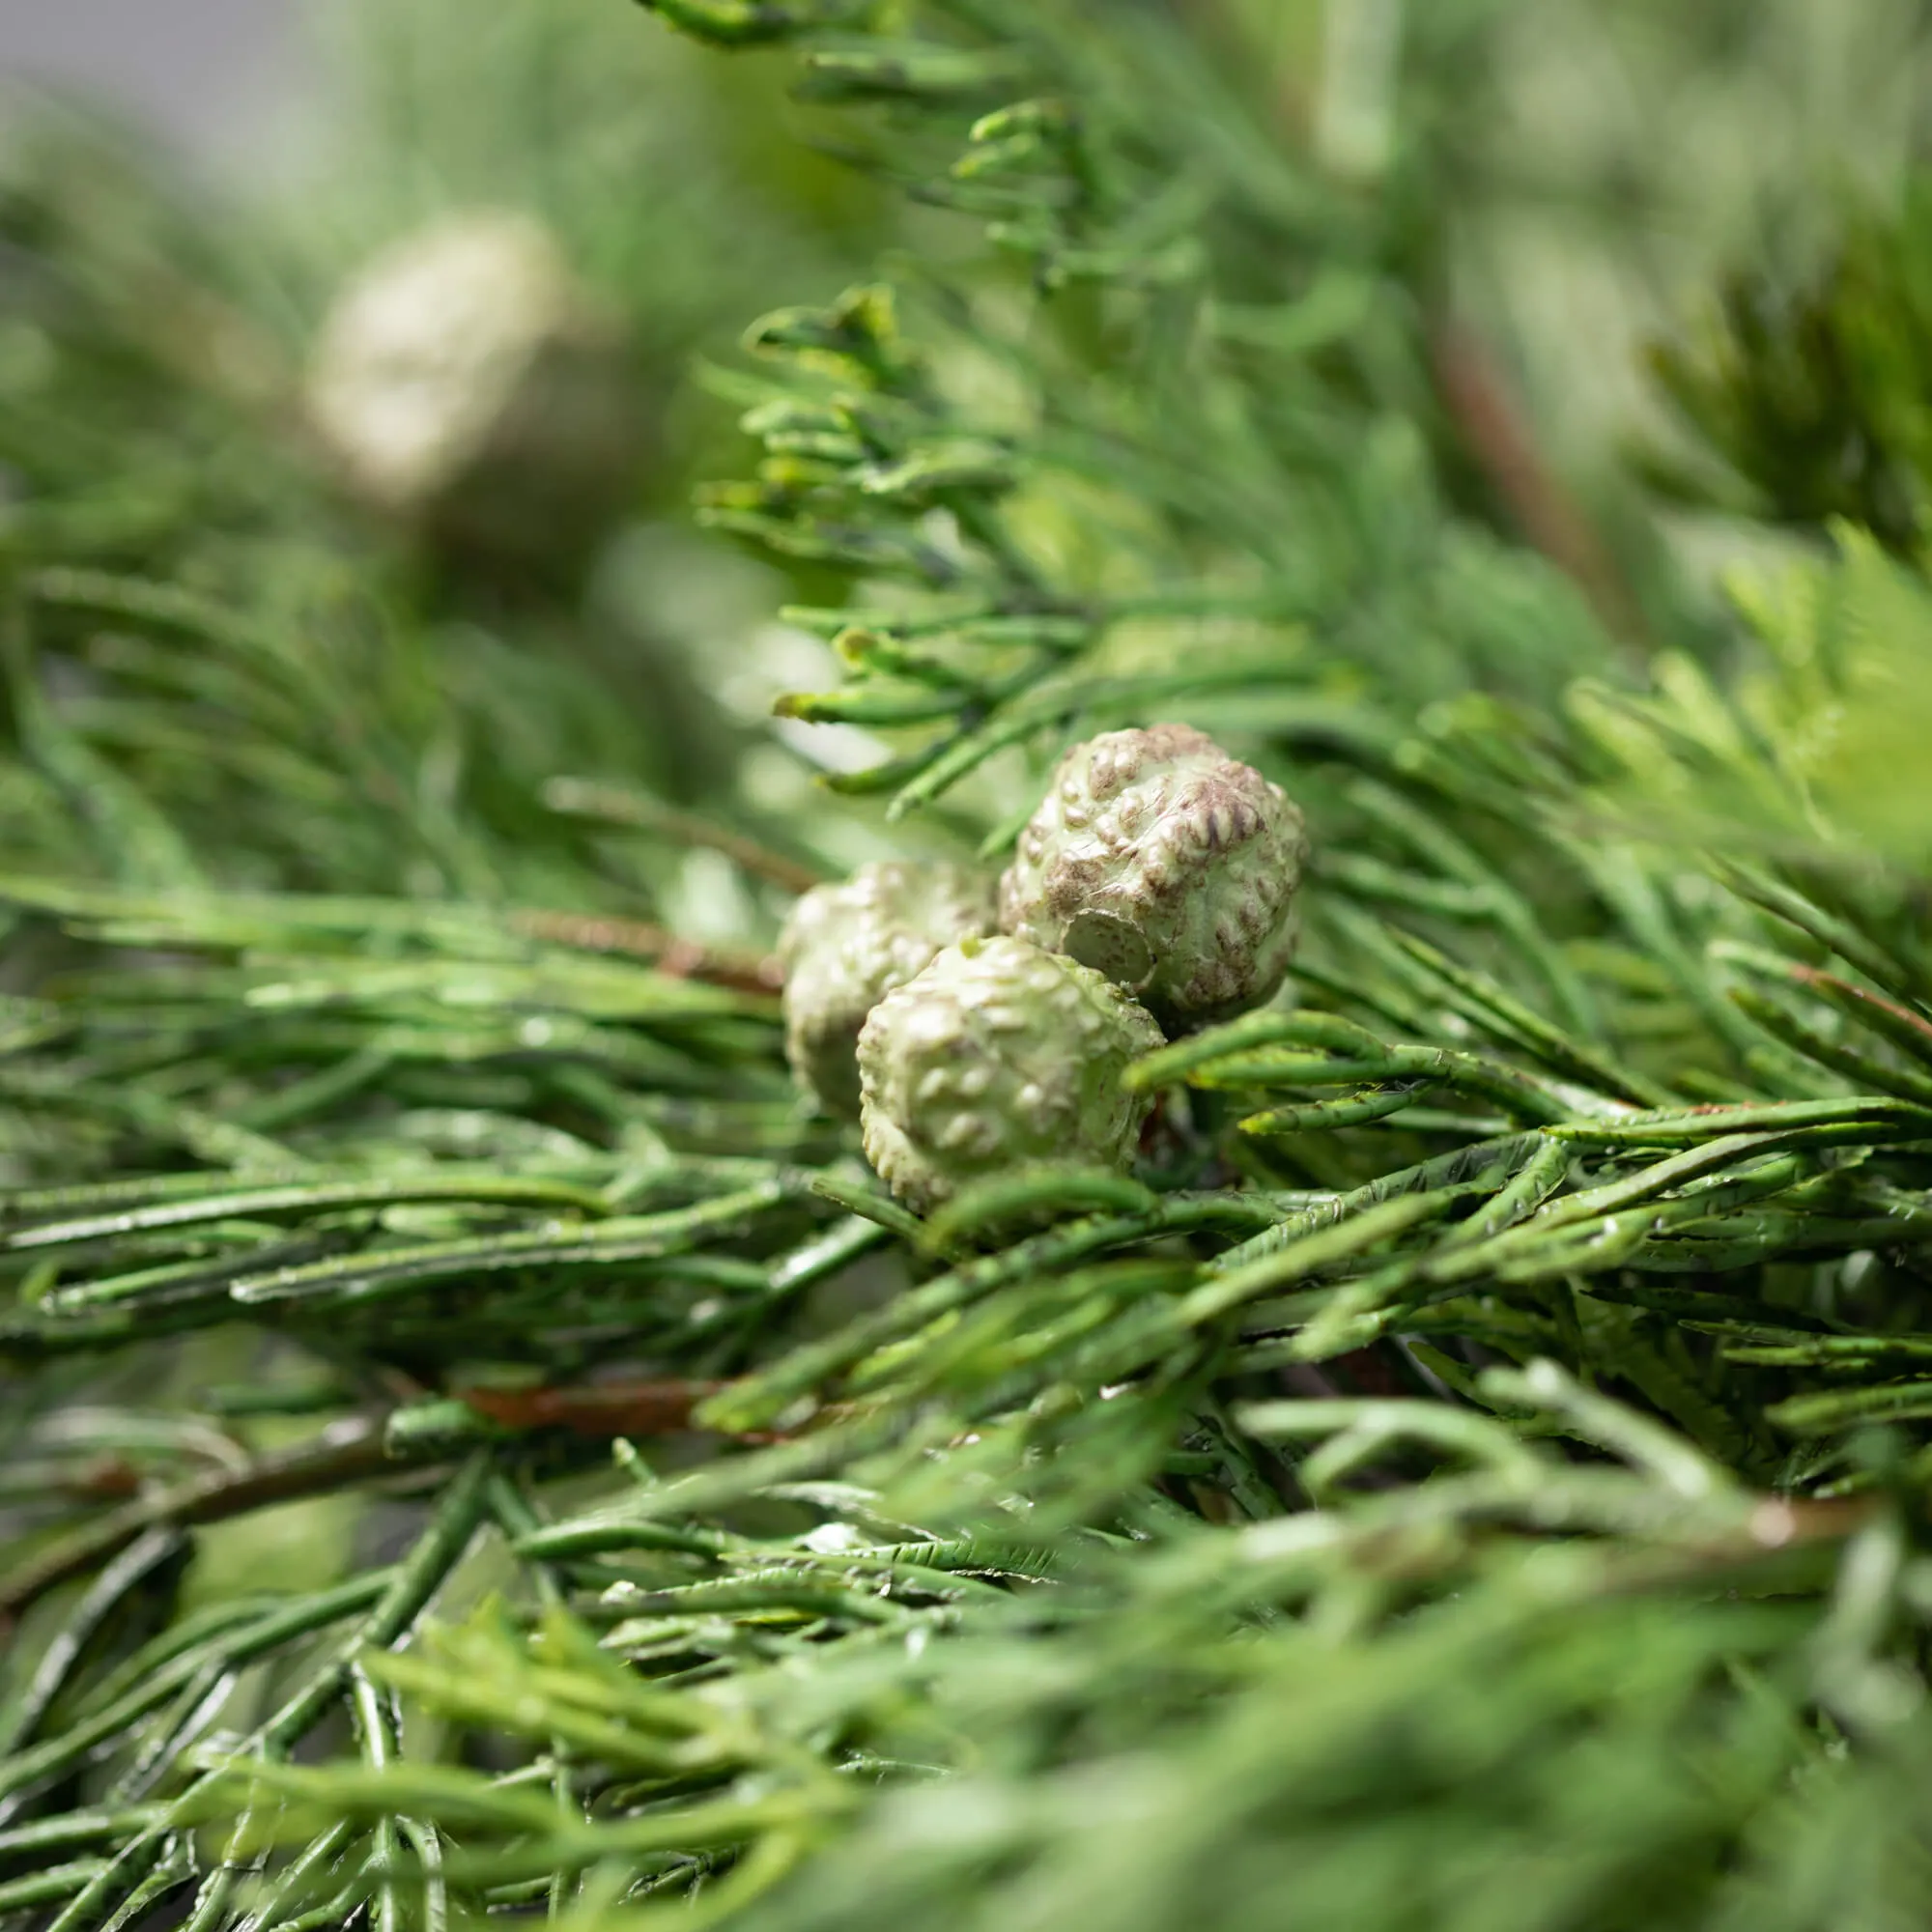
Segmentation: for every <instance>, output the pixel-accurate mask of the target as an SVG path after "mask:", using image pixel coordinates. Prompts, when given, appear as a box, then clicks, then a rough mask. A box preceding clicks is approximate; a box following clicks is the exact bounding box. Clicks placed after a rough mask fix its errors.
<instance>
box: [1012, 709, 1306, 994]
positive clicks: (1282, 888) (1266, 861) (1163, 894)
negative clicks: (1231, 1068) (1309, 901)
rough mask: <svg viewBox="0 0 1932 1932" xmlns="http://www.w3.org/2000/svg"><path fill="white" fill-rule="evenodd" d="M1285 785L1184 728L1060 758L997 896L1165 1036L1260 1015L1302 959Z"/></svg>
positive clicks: (1294, 844) (1301, 856) (1036, 935)
mask: <svg viewBox="0 0 1932 1932" xmlns="http://www.w3.org/2000/svg"><path fill="white" fill-rule="evenodd" d="M1307 850H1308V847H1307V839H1306V837H1305V835H1304V833H1303V829H1302V820H1301V813H1300V812H1299V811H1298V810H1296V809H1295V807H1294V806H1293V804H1291V803H1290V801H1289V798H1288V795H1287V794H1286V793H1285V792H1284V791H1283V790H1282V788H1281V787H1280V786H1279V785H1277V784H1271V783H1270V782H1269V781H1267V780H1266V779H1264V778H1263V777H1262V775H1261V773H1259V772H1258V771H1256V770H1255V769H1254V768H1253V767H1252V766H1251V765H1244V764H1240V763H1238V762H1237V761H1236V760H1235V759H1233V758H1231V757H1229V755H1228V754H1227V753H1225V752H1224V751H1222V749H1221V748H1220V746H1218V745H1217V744H1215V742H1214V741H1213V740H1212V739H1211V738H1209V737H1208V736H1207V735H1206V734H1205V733H1203V732H1200V731H1197V730H1195V729H1194V728H1193V727H1192V726H1191V725H1154V726H1152V727H1151V729H1149V730H1145V731H1109V732H1107V733H1105V734H1104V735H1103V736H1101V737H1098V738H1094V739H1093V740H1092V741H1091V742H1089V743H1088V744H1085V745H1080V746H1076V747H1075V748H1074V750H1073V751H1071V752H1069V753H1067V754H1066V756H1065V758H1064V759H1063V760H1062V761H1061V765H1060V769H1059V770H1058V771H1057V772H1056V773H1055V774H1054V779H1053V784H1052V787H1051V788H1050V789H1049V791H1048V792H1047V795H1046V798H1045V801H1044V802H1043V803H1042V804H1041V806H1040V808H1039V810H1038V811H1037V812H1036V813H1035V814H1034V817H1033V820H1032V822H1031V823H1030V824H1029V825H1028V826H1027V828H1026V830H1025V831H1024V832H1023V833H1021V835H1020V840H1019V850H1018V852H1017V854H1016V856H1015V857H1014V860H1013V863H1012V865H1011V866H1010V867H1009V868H1008V871H1007V874H1006V877H1005V878H1004V879H1003V880H1002V881H1001V884H1000V923H1001V925H1002V926H1003V927H1004V928H1005V930H1007V931H1008V932H1010V933H1013V934H1016V935H1017V936H1018V937H1020V938H1022V939H1030V940H1032V941H1033V942H1034V944H1035V945H1036V946H1043V947H1046V948H1048V949H1049V950H1051V951H1053V952H1065V953H1068V954H1070V955H1071V956H1072V957H1073V958H1075V959H1078V960H1080V961H1082V962H1083V963H1084V964H1086V965H1089V966H1092V967H1094V968H1095V969H1096V970H1097V971H1099V972H1102V973H1104V974H1106V976H1107V977H1108V979H1110V980H1113V981H1114V982H1115V983H1116V984H1118V985H1121V986H1124V987H1126V988H1127V990H1128V991H1129V992H1131V993H1133V994H1134V995H1135V996H1136V997H1137V998H1139V999H1140V1000H1141V1002H1142V1003H1143V1004H1144V1005H1145V1006H1146V1007H1147V1008H1148V1009H1149V1010H1150V1011H1151V1012H1152V1013H1153V1014H1154V1015H1155V1016H1156V1017H1157V1018H1158V1019H1159V1020H1160V1021H1161V1022H1162V1024H1163V1025H1165V1026H1166V1027H1167V1028H1168V1029H1169V1030H1170V1031H1179V1030H1182V1029H1185V1028H1187V1027H1193V1026H1201V1025H1205V1024H1206V1023H1208V1021H1211V1020H1217V1019H1225V1018H1227V1017H1228V1016H1230V1015H1231V1014H1234V1013H1238V1012H1242V1011H1244V1010H1245V1009H1248V1008H1249V1007H1254V1006H1259V1005H1260V1004H1261V1003H1262V1002H1263V1001H1264V1000H1266V999H1268V998H1269V997H1270V996H1271V995H1272V994H1273V993H1274V992H1275V990H1276V989H1277V988H1278V987H1279V986H1280V984H1281V982H1282V979H1283V976H1284V975H1285V974H1286V973H1287V971H1288V962H1289V958H1290V956H1291V955H1292V953H1293V951H1294V940H1295V927H1296V918H1295V904H1294V898H1295V891H1296V888H1297V887H1298V886H1299V885H1300V883H1301V868H1302V865H1303V863H1304V861H1305V860H1306V857H1307Z"/></svg>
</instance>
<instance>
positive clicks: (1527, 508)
mask: <svg viewBox="0 0 1932 1932" xmlns="http://www.w3.org/2000/svg"><path fill="white" fill-rule="evenodd" d="M1430 357H1431V361H1432V363H1433V365H1434V368H1435V386H1436V390H1437V393H1438V394H1439V395H1440V396H1441V398H1442V404H1443V407H1444V408H1445V409H1446V410H1447V411H1448V412H1449V414H1450V416H1451V417H1452V418H1453V419H1454V421H1455V423H1456V426H1457V428H1458V429H1459V430H1460V431H1461V432H1462V436H1463V441H1464V442H1465V443H1466V444H1467V445H1468V448H1469V453H1470V455H1471V456H1473V457H1474V458H1475V460H1476V462H1477V463H1478V464H1479V465H1480V466H1481V467H1482V469H1483V472H1484V474H1485V475H1487V476H1488V477H1489V479H1490V482H1491V484H1492V487H1493V488H1494V490H1495V492H1496V494H1497V495H1498V496H1499V497H1501V498H1502V499H1503V501H1504V502H1505V503H1506V504H1507V505H1508V506H1509V509H1510V512H1511V514H1512V515H1513V516H1514V517H1515V518H1516V520H1517V522H1518V524H1519V525H1520V526H1521V529H1522V533H1523V535H1524V536H1525V537H1526V538H1527V539H1528V540H1529V542H1530V543H1531V544H1533V545H1534V546H1535V547H1536V548H1537V549H1538V550H1540V551H1541V552H1542V553H1543V554H1544V555H1545V556H1547V557H1548V559H1549V560H1550V562H1552V563H1553V564H1555V565H1556V567H1557V568H1558V569H1559V570H1561V571H1563V572H1564V573H1565V574H1566V575H1568V576H1569V577H1570V578H1571V579H1572V580H1573V581H1574V582H1576V583H1577V585H1578V586H1579V587H1580V588H1581V590H1582V592H1583V594H1584V595H1585V596H1586V597H1587V598H1589V600H1590V602H1591V604H1592V605H1593V606H1594V607H1595V609H1596V611H1597V614H1598V615H1599V616H1600V617H1601V618H1602V619H1603V620H1604V622H1605V624H1607V625H1608V626H1609V628H1610V629H1611V630H1612V631H1613V632H1615V633H1616V635H1617V636H1618V637H1620V638H1632V639H1634V638H1640V637H1641V636H1642V635H1643V629H1644V626H1643V617H1642V614H1641V612H1640V611H1638V609H1637V604H1636V599H1635V598H1634V596H1633V595H1632V594H1631V590H1630V586H1629V585H1628V584H1627V583H1626V582H1624V580H1623V576H1622V573H1621V572H1620V571H1619V570H1618V569H1617V566H1616V562H1615V560H1614V559H1613V558H1612V557H1611V555H1610V553H1609V550H1608V548H1607V546H1605V543H1604V540H1603V538H1602V537H1601V536H1599V535H1598V533H1597V531H1596V529H1595V527H1594V526H1592V524H1591V523H1590V520H1589V518H1588V517H1586V516H1585V515H1584V514H1583V510H1582V507H1581V505H1580V504H1578V503H1577V499H1576V497H1573V496H1572V495H1571V494H1570V492H1569V491H1568V490H1567V489H1566V488H1565V487H1564V484H1563V482H1562V480H1561V478H1559V477H1558V476H1557V475H1556V473H1555V471H1554V470H1552V469H1550V468H1549V466H1548V464H1547V463H1546V462H1545V461H1544V460H1543V455H1542V452H1541V451H1540V450H1539V449H1538V448H1537V446H1536V440H1535V439H1534V438H1533V437H1532V436H1531V434H1530V432H1529V427H1528V425H1527V424H1526V423H1525V422H1524V421H1523V419H1522V413H1521V412H1520V410H1519V409H1518V408H1517V405H1516V402H1515V400H1514V398H1513V397H1512V396H1511V395H1510V393H1509V389H1508V387H1507V385H1506V384H1505V383H1504V381H1503V379H1502V375H1501V373H1500V372H1499V371H1498V370H1497V368H1496V366H1495V363H1494V361H1493V359H1492V357H1491V355H1490V354H1489V352H1488V351H1487V350H1486V349H1485V348H1484V347H1483V345H1482V344H1481V343H1480V342H1479V341H1478V340H1477V339H1476V337H1475V336H1474V335H1472V334H1471V333H1470V332H1469V330H1468V329H1467V328H1465V327H1463V326H1462V325H1460V324H1458V323H1454V322H1438V323H1437V324H1436V326H1435V329H1434V330H1433V331H1432V334H1431V337H1430Z"/></svg>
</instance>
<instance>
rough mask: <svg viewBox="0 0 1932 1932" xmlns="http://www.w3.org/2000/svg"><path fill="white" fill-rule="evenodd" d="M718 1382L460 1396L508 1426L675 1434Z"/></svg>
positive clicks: (472, 1391) (583, 1385)
mask: <svg viewBox="0 0 1932 1932" xmlns="http://www.w3.org/2000/svg"><path fill="white" fill-rule="evenodd" d="M720 1386H721V1384H720V1383H718V1382H692V1381H671V1380H662V1381H613V1382H576V1383H564V1384H561V1385H559V1386H556V1387H552V1388H525V1389H511V1388H500V1389H490V1388H467V1389H458V1390H457V1391H456V1397H457V1400H458V1401H460V1402H463V1403H466V1404H468V1405H469V1407H471V1408H473V1409H474V1410H475V1411H476V1412H477V1414H479V1415H483V1416H487V1417H488V1418H489V1419H490V1420H491V1421H492V1422H494V1423H496V1424H497V1426H498V1427H500V1428H503V1429H519V1430H521V1429H567V1430H569V1431H571V1432H572V1434H574V1435H591V1436H607V1437H608V1436H615V1435H675V1434H676V1433H677V1432H679V1431H680V1430H685V1429H689V1428H690V1427H691V1415H692V1411H693V1410H694V1409H695V1408H696V1406H698V1404H699V1403H701V1402H702V1401H704V1399H705V1398H706V1397H707V1396H710V1395H713V1394H715V1393H716V1392H717V1390H718V1389H719V1387H720Z"/></svg>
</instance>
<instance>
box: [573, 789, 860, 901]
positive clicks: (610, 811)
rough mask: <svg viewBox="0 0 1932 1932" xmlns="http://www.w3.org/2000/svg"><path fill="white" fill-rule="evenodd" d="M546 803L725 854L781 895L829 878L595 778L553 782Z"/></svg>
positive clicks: (580, 815) (707, 822) (692, 815)
mask: <svg viewBox="0 0 1932 1932" xmlns="http://www.w3.org/2000/svg"><path fill="white" fill-rule="evenodd" d="M543 797H544V803H545V804H546V805H547V806H549V807H550V809H551V810H553V811H557V812H562V813H564V814H565V815H566V816H568V817H571V818H593V819H596V820H597V821H598V822H599V823H601V824H605V825H621V826H625V827H627V828H629V829H631V830H633V831H638V832H655V833H658V834H660V835H661V836H662V837H664V838H668V839H670V840H671V841H672V842H673V843H675V844H678V845H696V846H698V847H700V848H702V849H703V850H705V851H709V852H722V853H723V854H724V855H725V858H727V859H729V860H730V862H731V863H732V864H733V865H734V866H736V867H738V869H739V870H740V871H743V872H749V873H750V874H751V875H752V876H753V878H754V879H763V880H764V881H765V882H766V883H767V884H768V885H774V886H777V887H778V889H779V890H780V891H781V892H785V893H809V892H810V890H811V889H812V887H813V886H816V885H822V884H823V883H824V881H825V876H826V875H825V874H824V873H823V872H822V871H820V870H819V869H818V867H815V866H808V865H805V864H803V863H802V862H801V861H799V860H797V859H790V858H787V857H786V856H785V855H784V854H783V853H782V852H774V851H773V850H772V849H771V847H770V846H768V845H761V844H760V843H759V842H758V841H757V840H756V839H755V838H747V837H746V836H745V834H744V833H742V832H732V831H730V830H729V829H727V828H726V827H725V826H723V825H714V824H712V822H711V821H710V820H709V819H708V818H700V817H698V816H697V815H696V813H695V812H690V811H680V810H678V809H677V808H676V807H675V806H670V805H666V804H664V803H662V801H660V800H658V799H654V798H647V797H645V796H644V794H643V793H641V792H635V791H626V790H624V789H623V788H622V787H620V786H618V785H609V784H598V783H597V782H595V781H593V780H590V779H568V778H559V779H552V780H551V781H550V782H549V783H548V784H547V785H545V786H544V791H543Z"/></svg>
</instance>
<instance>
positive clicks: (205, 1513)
mask: <svg viewBox="0 0 1932 1932" xmlns="http://www.w3.org/2000/svg"><path fill="white" fill-rule="evenodd" d="M403 1466H405V1465H404V1464H403V1463H400V1462H399V1461H398V1460H397V1459H396V1458H394V1457H392V1456H390V1455H389V1454H387V1453H386V1452H385V1450H384V1445H383V1429H382V1425H381V1424H380V1423H379V1422H369V1421H357V1422H354V1423H349V1424H344V1425H341V1426H338V1427H336V1428H333V1429H328V1430H325V1431H324V1432H323V1434H322V1435H320V1436H318V1437H316V1438H315V1439H314V1440H313V1441H309V1442H304V1443H302V1444H301V1445H300V1446H299V1447H298V1448H295V1449H289V1450H285V1451H283V1452H282V1453H280V1454H279V1455H273V1456H264V1457H261V1458H259V1459H258V1460H256V1461H255V1462H253V1463H249V1464H248V1466H247V1467H246V1468H244V1469H239V1470H237V1469H218V1470H214V1471H212V1472H211V1473H209V1474H206V1475H201V1476H195V1477H192V1478H190V1479H189V1480H188V1481H186V1482H183V1483H175V1484H171V1485H169V1487H167V1488H166V1489H162V1490H156V1491H155V1492H153V1494H151V1495H146V1496H142V1497H140V1498H139V1499H138V1500H137V1501H134V1502H130V1503H127V1504H124V1505H123V1506H122V1507H121V1508H119V1509H115V1510H110V1511H108V1512H107V1514H106V1515H104V1516H100V1517H97V1518H96V1519H95V1520H93V1521H92V1522H89V1523H85V1524H83V1525H82V1526H81V1527H80V1528H78V1529H76V1530H74V1531H72V1532H71V1534H70V1535H67V1536H63V1537H61V1538H60V1539H59V1540H58V1541H57V1542H55V1543H52V1544H50V1545H48V1546H47V1548H44V1549H43V1550H42V1551H41V1552H40V1554H39V1555H37V1556H34V1557H31V1558H30V1559H29V1560H28V1561H27V1562H26V1563H24V1564H22V1565H21V1566H20V1567H19V1568H18V1569H16V1570H15V1571H14V1573H13V1575H12V1576H10V1577H0V1630H4V1629H5V1628H6V1626H7V1624H8V1623H9V1622H11V1621H12V1620H13V1619H14V1617H16V1616H17V1615H18V1614H19V1613H20V1611H21V1610H23V1609H25V1608H26V1606H27V1605H29V1604H31V1603H32V1602H33V1601H34V1600H35V1599H36V1598H37V1597H40V1596H42V1595H43V1594H44V1593H45V1592H46V1591H48V1590H51V1589H52V1588H54V1586H55V1585H56V1584H59V1583H65V1582H67V1581H68V1580H69V1579H70V1578H71V1577H78V1576H81V1575H83V1574H84V1573H85V1572H87V1571H89V1570H93V1569H96V1568H98V1567H99V1565H100V1564H102V1563H107V1562H111V1561H112V1560H113V1558H115V1557H116V1556H118V1555H119V1554H120V1553H121V1552H122V1550H124V1549H126V1548H128V1545H129V1544H131V1543H133V1542H134V1541H135V1540H136V1538H138V1537H140V1536H142V1535H144V1534H145V1533H146V1532H147V1531H148V1530H150V1529H154V1528H156V1527H157V1526H158V1525H160V1524H163V1523H172V1524H176V1525H178V1526H180V1527H182V1528H188V1527H191V1526H193V1525H195V1524H198V1523H209V1522H221V1521H224V1520H226V1519H228V1518H229V1517H235V1516H245V1515H247V1514H248V1513H249V1512H250V1511H251V1510H258V1509H267V1508H269V1507H270V1506H271V1505H272V1504H275V1503H286V1502H294V1501H297V1500H298V1498H300V1497H303V1496H313V1495H320V1494H323V1493H324V1492H327V1491H329V1490H336V1489H341V1488H345V1487H347V1486H348V1485H350V1484H352V1483H359V1482H366V1481H368V1480H369V1479H370V1478H371V1477H373V1476H379V1475H384V1474H391V1473H394V1472H396V1471H397V1470H398V1469H400V1468H402V1467H403Z"/></svg>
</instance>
